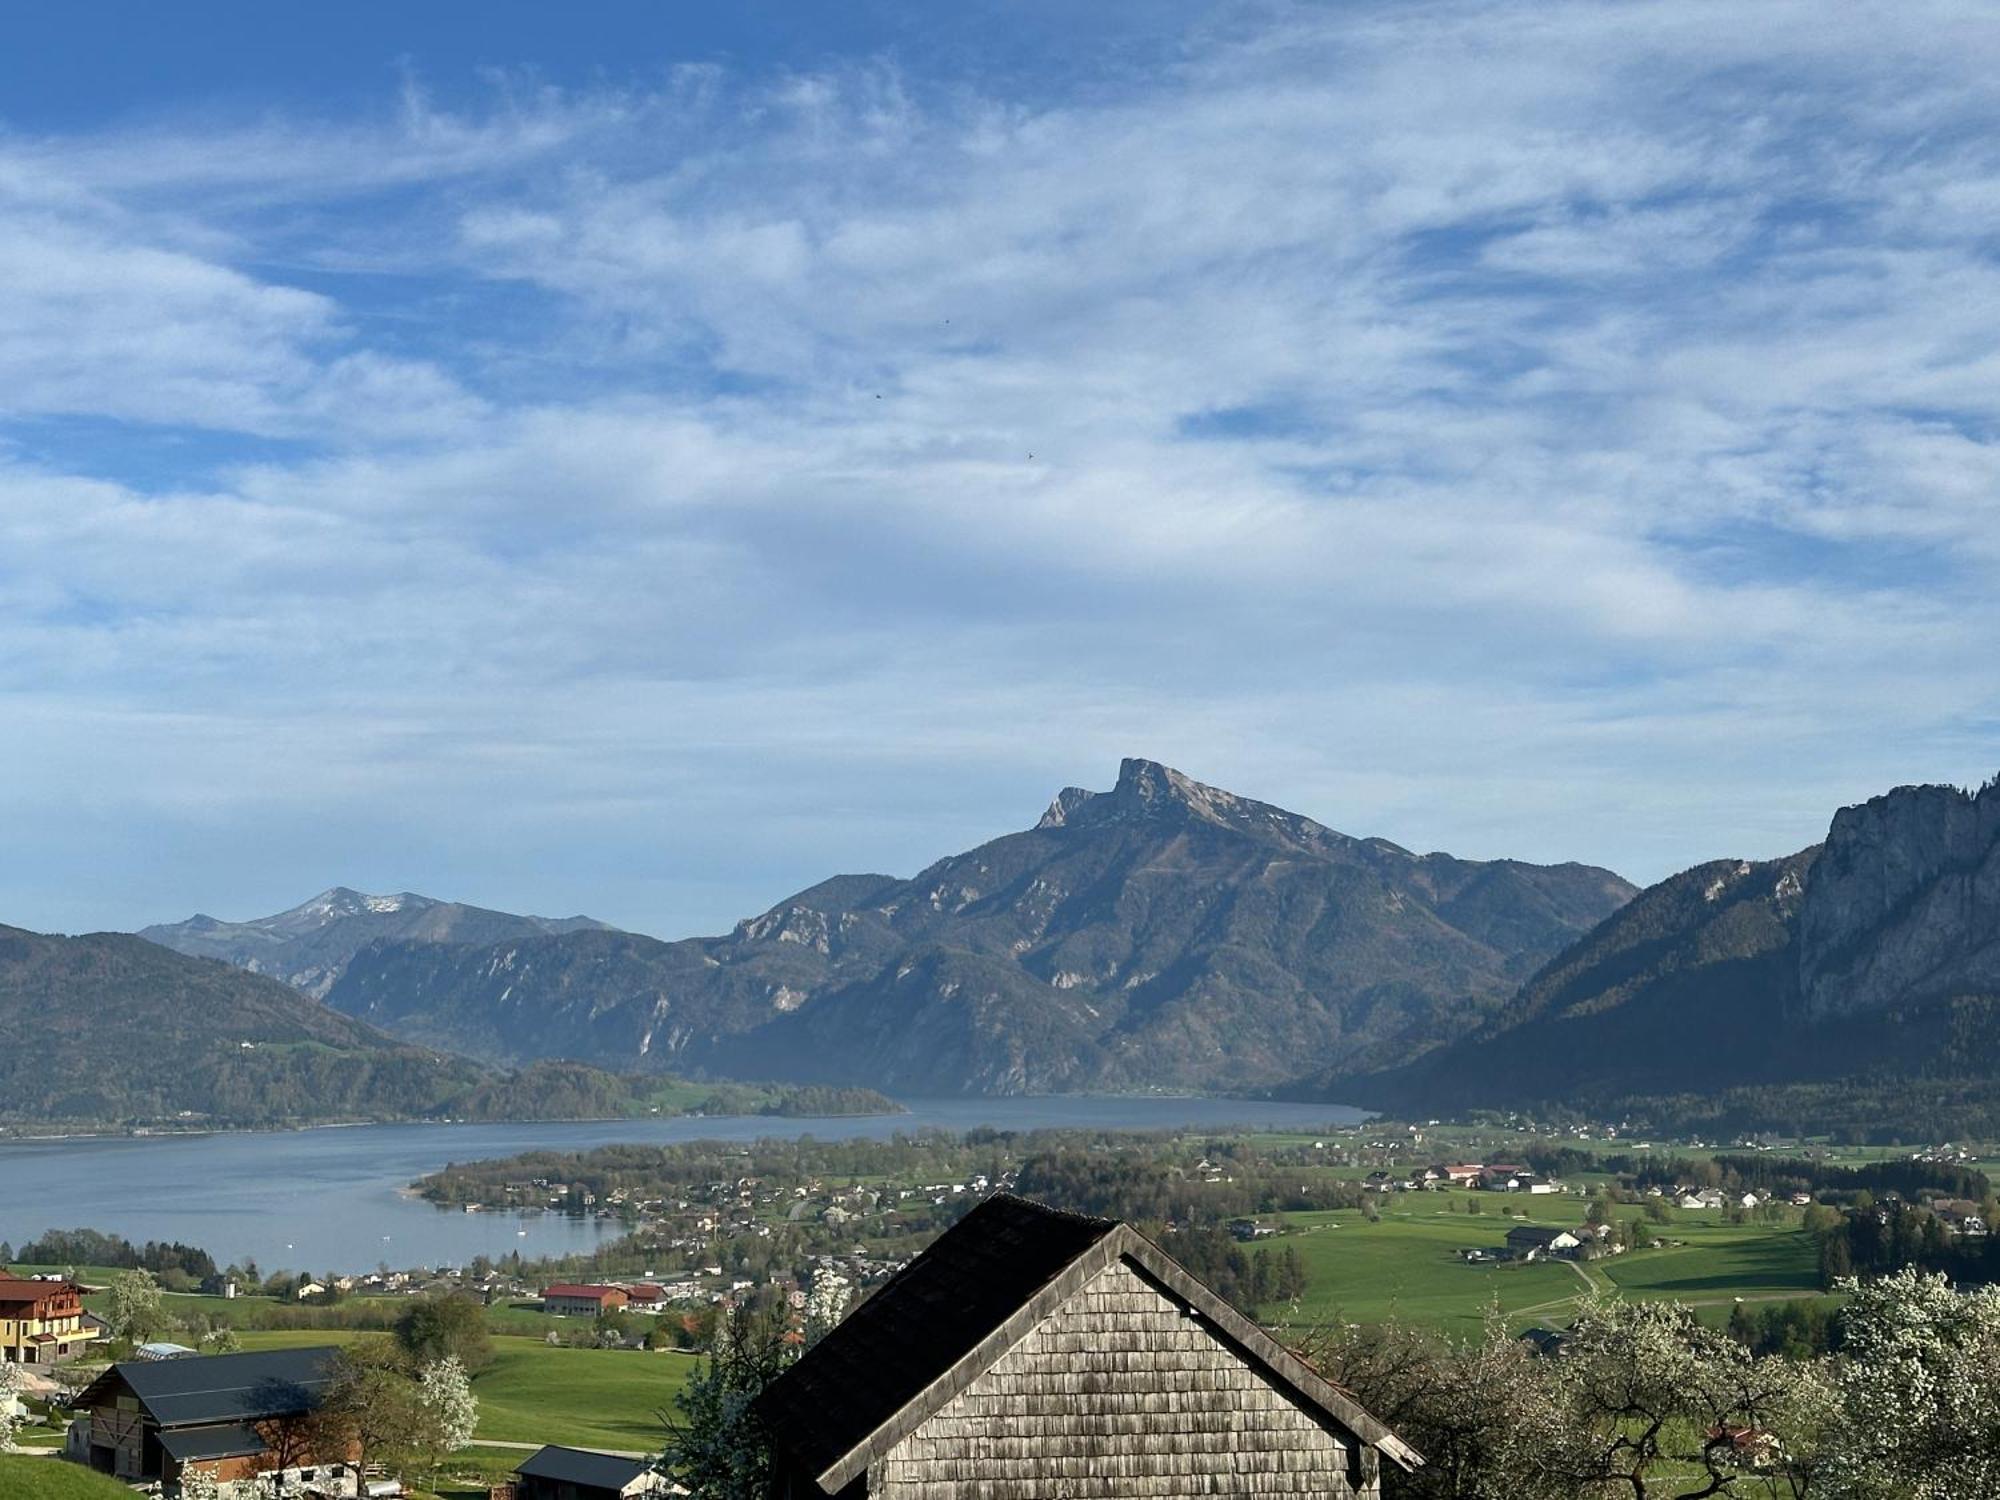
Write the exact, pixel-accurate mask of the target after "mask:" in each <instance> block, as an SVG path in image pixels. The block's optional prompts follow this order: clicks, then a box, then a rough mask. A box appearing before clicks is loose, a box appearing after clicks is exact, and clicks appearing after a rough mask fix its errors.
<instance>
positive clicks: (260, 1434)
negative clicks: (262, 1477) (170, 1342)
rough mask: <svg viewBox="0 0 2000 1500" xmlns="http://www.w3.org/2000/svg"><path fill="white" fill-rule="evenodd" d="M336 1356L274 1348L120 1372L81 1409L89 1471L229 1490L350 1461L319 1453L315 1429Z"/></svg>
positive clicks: (100, 1384) (88, 1395)
mask: <svg viewBox="0 0 2000 1500" xmlns="http://www.w3.org/2000/svg"><path fill="white" fill-rule="evenodd" d="M338 1353H339V1351H338V1350H337V1349H332V1348H326V1347H319V1348H310V1349H269V1350H262V1351H259V1352H257V1353H254V1354H215V1355H208V1356H197V1357H195V1358H192V1359H188V1358H182V1359H156V1360H127V1361H125V1362H124V1363H122V1364H115V1365H113V1366H112V1367H111V1368H110V1369H108V1370H106V1371H105V1372H104V1373H103V1374H102V1375H100V1376H98V1377H97V1379H96V1380H94V1381H92V1382H91V1383H90V1386H89V1387H88V1389H86V1390H85V1391H84V1392H83V1394H82V1395H81V1396H79V1397H78V1398H77V1402H76V1406H77V1409H78V1410H79V1411H81V1412H84V1413H86V1414H87V1415H86V1416H85V1417H84V1419H83V1420H84V1421H85V1422H87V1423H88V1424H89V1429H88V1432H87V1434H86V1437H87V1452H88V1454H89V1458H90V1466H91V1467H92V1468H93V1469H99V1470H102V1471H103V1472H104V1473H106V1474H114V1475H116V1476H117V1477H118V1478H120V1479H124V1480H128V1481H135V1482H143V1481H150V1480H162V1481H164V1482H165V1483H166V1484H167V1485H168V1486H173V1485H177V1484H179V1483H181V1481H182V1479H183V1478H184V1477H185V1476H186V1475H188V1474H189V1473H191V1472H194V1471H203V1472H206V1473H207V1474H209V1475H211V1476H212V1477H213V1478H215V1479H216V1480H217V1481H218V1482H220V1483H224V1484H227V1483H230V1482H231V1481H234V1480H238V1479H246V1478H249V1477H250V1476H252V1475H256V1474H281V1473H285V1472H287V1471H298V1472H301V1473H302V1472H303V1471H305V1470H308V1469H311V1468H315V1467H317V1466H318V1464H319V1463H320V1462H322V1461H324V1460H327V1459H329V1458H330V1459H333V1460H339V1459H344V1458H347V1457H349V1456H350V1455H349V1454H346V1453H339V1454H332V1455H327V1454H322V1453H320V1452H319V1451H318V1442H319V1439H318V1436H317V1435H316V1434H315V1433H314V1432H313V1431H312V1427H313V1424H312V1421H311V1418H312V1415H313V1412H314V1411H315V1410H316V1409H317V1407H318V1405H319V1401H320V1397H321V1395H322V1394H323V1393H324V1392H325V1390H326V1387H327V1385H328V1383H329V1382H330V1381H331V1379H332V1373H333V1360H334V1356H335V1355H336V1354H338Z"/></svg>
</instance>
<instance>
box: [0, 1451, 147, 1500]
mask: <svg viewBox="0 0 2000 1500" xmlns="http://www.w3.org/2000/svg"><path fill="white" fill-rule="evenodd" d="M0 1495H4V1496H5V1497H6V1500H132V1491H131V1490H129V1489H127V1488H126V1487H125V1486H124V1485H122V1484H120V1483H119V1482H118V1481H117V1480H115V1479H112V1478H109V1477H108V1476H106V1475H103V1474H99V1473H96V1472H95V1471H93V1470H90V1469H86V1468H83V1467H82V1466H80V1465H78V1464H70V1463H64V1462H63V1461H62V1460H61V1459H59V1458H19V1457H13V1456H9V1455H6V1454H0Z"/></svg>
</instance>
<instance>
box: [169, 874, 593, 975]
mask: <svg viewBox="0 0 2000 1500" xmlns="http://www.w3.org/2000/svg"><path fill="white" fill-rule="evenodd" d="M604 926H605V924H604V923H602V922H598V921H594V920H593V919H591V918H589V917H518V916H515V915H513V914H512V913H510V912H504V911H488V910H486V909H485V908H484V907H479V906H465V905H461V904H460V903H459V902H456V901H437V900H433V899H432V898H431V897H429V896H418V895H415V894H413V893H411V892H409V891H402V892H399V893H398V894H396V895H393V896H370V895H365V894H364V893H362V892H360V891H353V890H349V889H348V888H347V887H346V886H335V887H334V888H333V889H332V890H330V891H322V892H321V893H320V894H319V895H317V896H315V897H313V898H312V900H310V901H307V902H304V903H302V904H301V905H298V906H294V907H293V908H292V909H291V910H290V911H281V912H279V913H278V914H277V915H276V916H271V917H256V918H253V919H252V920H250V921H248V922H223V921H219V920H218V919H216V918H214V917H209V916H193V917H189V918H188V919H187V920H186V921H185V922H172V923H166V924H163V925H160V926H155V927H148V928H145V929H144V930H143V931H141V932H140V934H139V936H140V937H142V938H145V939H146V940H147V941H149V942H154V943H159V944H160V945H162V946H163V947H167V948H172V949H173V950H174V951H175V952H176V953H186V954H189V955H191V956H193V957H196V958H219V959H221V960H222V961H223V962H224V963H229V964H234V965H236V966H237V967H238V968H239V969H248V970H250V971H251V972H252V973H253V974H268V975H270V976H271V977H272V978H273V979H280V980H283V981H284V982H285V983H286V984H289V985H291V986H292V987H293V988H294V989H301V990H304V991H305V992H306V993H307V994H309V995H314V996H324V995H325V994H326V992H327V991H328V990H329V989H331V988H332V987H333V983H334V981H335V980H336V979H338V978H339V977H340V972H341V970H342V969H344V968H346V967H347V961H348V960H349V959H350V958H352V957H353V956H354V953H355V951H356V950H357V949H359V948H362V947H365V946H366V945H367V944H369V943H372V942H377V941H390V942H417V943H468V944H475V945H477V944H486V943H499V942H506V941H508V940H510V939H513V938H522V937H536V936H541V935H544V934H548V933H564V932H579V931H584V930H590V929H602V928H603V927H604Z"/></svg>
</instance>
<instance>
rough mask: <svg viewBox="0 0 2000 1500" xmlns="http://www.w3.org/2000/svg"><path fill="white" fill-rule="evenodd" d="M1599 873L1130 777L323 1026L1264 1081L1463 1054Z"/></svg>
mask: <svg viewBox="0 0 2000 1500" xmlns="http://www.w3.org/2000/svg"><path fill="white" fill-rule="evenodd" d="M1631 893H1632V887H1631V886H1629V885H1628V884H1627V883H1626V882H1624V881H1622V880H1620V879H1619V878H1618V877H1617V876H1616V875H1613V874H1611V873H1610V872H1608V871H1605V870H1599V869H1593V868H1590V867H1587V866H1581V865H1561V866H1536V865H1528V864H1521V863H1517V862H1514V861H1504V860H1503V861H1495V862H1490V863H1479V862H1474V861H1467V860H1459V859H1454V858H1452V857H1451V856H1449V855H1444V854H1427V855H1417V854H1412V853H1411V852H1409V851H1408V850H1405V849H1402V848H1399V847H1397V846H1396V845H1394V844H1391V843H1389V842H1387V841H1386V840H1382V839H1359V838H1352V837H1349V836H1347V835H1345V834H1341V833H1336V832H1334V831H1333V830H1331V829H1328V828H1325V827H1323V826H1322V825H1320V824H1318V823H1316V822H1314V821H1312V820H1311V819H1309V818H1304V817H1301V816H1299V815H1298V814H1295V813H1290V812H1286V811H1284V810H1283V809H1281V808H1277V807H1273V806H1270V805H1268V804H1266V803H1262V802H1255V801H1252V800H1250V799H1247V798H1242V797H1237V796H1234V795H1232V794H1230V793H1228V792H1224V791H1220V790H1218V789H1216V788H1213V787H1208V786H1204V785H1202V784H1201V783H1199V782H1196V781H1193V780H1191V779H1189V778H1187V777H1185V776H1183V775H1181V774H1180V773H1179V772H1177V771H1173V770H1170V769H1168V768H1167V767H1164V766H1161V765H1158V764H1155V763H1153V762H1150V761H1142V760H1128V761H1126V762H1125V763H1124V764H1123V766H1122V767H1121V769H1120V774H1119V778H1118V782H1117V785H1116V786H1115V787H1114V788H1113V789H1112V790H1111V791H1109V792H1104V793H1093V792H1089V791H1085V790H1082V789H1079V788H1070V789H1067V790H1065V791H1063V792H1062V793H1060V794H1059V795H1058V796H1057V797H1056V798H1055V800H1054V802H1053V803H1052V804H1051V805H1050V807H1049V809H1048V811H1047V812H1046V813H1045V814H1044V815H1043V817H1042V819H1041V820H1040V822H1039V823H1038V824H1037V825H1036V826H1035V827H1034V828H1031V829H1028V830H1026V831H1024V832H1020V833H1015V834H1009V835H1006V836H1005V837H1002V838H998V839H995V840H993V841H991V842H990V843H986V844H983V845H981V846H980V847H978V848H976V849H973V850H971V851H969V852H968V853H965V854H960V855H954V856H952V857H950V858H947V859H943V860H940V861H938V862H937V863H936V864H934V865H932V866H930V867H929V868H928V869H926V870H924V871H923V872H922V873H921V874H919V875H917V876H916V877H915V878H913V879H910V880H899V879H896V878H894V877H890V876H884V875H850V876H840V877H836V878H835V879H832V880H829V881H826V882H823V883H822V884H819V885H816V886H813V887H811V888H810V889H808V890H805V891H802V892H800V893H799V894H798V895H796V896H793V897H792V898H790V899H789V900H786V901H783V902H780V903H778V904H777V905H776V906H774V907H772V908H771V909H770V910H769V911H767V912H765V913H763V914H762V915H760V916H758V917H755V918H751V919H749V920H747V921H744V922H742V923H739V924H738V926H737V927H736V929H735V930H734V931H733V932H731V933H730V934H728V935H727V936H725V937H718V938H709V939H690V940H686V941H683V942H677V943H662V942H658V941H655V940H653V939H650V938H643V937H638V936H636V935H634V934H629V933H616V932H576V933H568V934H556V935H536V936H531V937H525V938H522V939H519V940H509V941H504V942H499V943H495V944H491V945H488V946H486V947H484V948H480V949H472V948H466V947H444V946H440V945H437V944H421V943H410V942H401V941H378V942H374V943H371V944H369V945H368V946H367V947H365V948H363V949H361V950H359V951H358V952H356V953H355V955H354V956H353V958H352V959H351V960H350V962H349V964H348V966H347V969H346V971H345V972H344V973H343V974H342V975H341V977H340V978H339V979H338V980H337V981H336V983H335V984H334V985H333V987H332V988H331V989H330V990H329V991H328V992H327V1001H328V1003H329V1004H330V1005H332V1006H334V1007H336V1008H338V1009H340V1010H342V1011H345V1012H347V1013H349V1014H352V1015H355V1016H359V1017H362V1018H364V1019H366V1020H368V1021H370V1022H371V1023H373V1024H376V1025H379V1026H381V1027H382V1028H384V1029H385V1030H388V1031H391V1032H394V1033H396V1034H398V1035H401V1036H404V1037H408V1038H412V1039H418V1040H422V1041H424V1042H426V1043H428V1044H430V1045H434V1046H440V1047H446V1046H448V1047H451V1048H453V1049H455V1050H460V1051H464V1052H467V1053H469V1054H471V1055H474V1056H478V1057H482V1058H485V1059H488V1060H491V1061H495V1062H505V1063H518V1062H520V1061H524V1060H526V1059H529V1058H534V1057H545V1056H552V1055H562V1056H568V1057H575V1058H580V1059H583V1060H585V1061H588V1062H592V1063H595V1064H597V1065H599V1066H603V1067H610V1068H619V1069H624V1068H632V1067H644V1068H655V1069H667V1068H672V1069H674V1070H676V1071H698V1072H705V1073H710V1074H722V1075H731V1076H747V1077H780V1078H795V1079H804V1080H811V1081H817V1082H829V1083H862V1084H868V1085H871V1086H874V1087H878V1088H885V1089H889V1090H891V1091H895V1092H905V1093H959V1092H1043V1091H1064V1090H1083V1089H1125V1088H1137V1087H1163V1088H1186V1089H1216V1088H1237V1087H1257V1086H1263V1085H1269V1084H1272V1083H1276V1082H1279V1081H1282V1080H1284V1079H1287V1078H1290V1077H1293V1076H1295V1075H1296V1073H1297V1071H1298V1064H1297V1060H1298V1059H1299V1058H1301V1057H1320V1058H1326V1059H1329V1060H1331V1061H1334V1062H1337V1063H1349V1064H1367V1063H1379V1062H1381V1061H1384V1060H1387V1059H1391V1058H1399V1057H1406V1056H1409V1055H1412V1054H1414V1053H1416V1052H1419V1051H1421V1050H1423V1049H1425V1048H1428V1047H1430V1046H1432V1045H1434V1044H1436V1043H1437V1042H1439V1041H1442V1040H1447V1039H1449V1038H1451V1037H1453V1036H1456V1035H1460V1034H1462V1033H1463V1032H1464V1031H1466V1030H1468V1029H1469V1028H1471V1027H1472V1026H1474V1025H1476V1024H1478V1022H1479V1021H1480V1020H1481V1019H1483V1018H1484V1016H1485V1015H1487V1014H1488V1013H1490V1011H1491V1009H1492V1008H1493V1007H1495V1006H1497V1005H1498V1004H1500V1003H1502V1002H1503V1001H1504V1000H1505V999H1506V997H1507V996H1509V995H1510V994H1511V993H1512V992H1513V991H1514V990H1515V988H1516V987H1517V986H1518V984H1519V983H1520V981H1521V980H1522V979H1523V978H1525V977H1526V976H1527V975H1529V974H1531V973H1532V972H1533V971H1534V970H1535V969H1536V968H1537V966H1539V965H1540V964H1541V963H1543V962H1544V961H1546V960H1547V959H1548V958H1550V957H1551V956H1553V955H1554V954H1555V953H1557V952H1558V951H1560V950H1561V949H1562V948H1563V947H1564V946H1565V945H1566V944H1567V943H1569V942H1570V941H1571V940H1573V939H1574V938H1575V937H1576V936H1577V935H1579V934H1580V933H1582V932H1584V931H1586V930H1588V929H1589V928H1590V927H1591V926H1592V925H1594V924H1595V923H1596V922H1597V921H1598V920H1599V919H1601V918H1602V917H1604V916H1605V915H1607V914H1608V913H1610V912H1611V911H1613V910H1615V909H1616V908H1617V907H1619V906H1620V905H1622V904H1623V903H1624V901H1625V900H1626V899H1627V898H1628V897H1629V896H1630V895H1631Z"/></svg>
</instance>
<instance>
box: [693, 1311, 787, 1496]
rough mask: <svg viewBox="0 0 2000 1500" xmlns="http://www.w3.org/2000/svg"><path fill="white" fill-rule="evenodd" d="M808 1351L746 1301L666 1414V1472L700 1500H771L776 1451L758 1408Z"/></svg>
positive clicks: (774, 1318) (773, 1317)
mask: <svg viewBox="0 0 2000 1500" xmlns="http://www.w3.org/2000/svg"><path fill="white" fill-rule="evenodd" d="M801 1347H802V1344H801V1342H800V1341H799V1335H797V1334H794V1333H792V1331H791V1330H790V1329H789V1328H788V1327H787V1326H786V1320H785V1319H784V1318H783V1317H782V1316H780V1315H778V1314H777V1313H776V1312H775V1311H774V1310H765V1309H758V1308H754V1307H752V1306H751V1305H750V1304H749V1303H747V1302H746V1303H742V1304H739V1305H738V1306H736V1307H735V1308H733V1309H731V1310H730V1313H729V1315H728V1318H727V1320H726V1321H725V1322H724V1323H722V1324H721V1325H720V1326H719V1327H718V1328H717V1331H716V1339H715V1347H714V1348H713V1350H711V1352H710V1354H709V1357H708V1359H707V1361H706V1362H705V1363H704V1364H702V1365H700V1366H698V1367H697V1368H696V1370H695V1372H694V1374H693V1375H692V1376H690V1377H689V1379H688V1382H687V1384H686V1385H684V1386H682V1387H681V1389H680V1390H679V1391H678V1392H676V1393H675V1395H674V1404H673V1407H672V1408H671V1409H662V1410H661V1412H660V1420H661V1423H662V1424H663V1425H664V1426H665V1427H666V1429H667V1442H666V1450H665V1451H664V1452H663V1453H662V1454H661V1455H660V1460H659V1464H660V1468H661V1469H662V1471H663V1472H665V1473H666V1474H667V1475H668V1476H669V1477H670V1478H672V1479H673V1480H675V1481H676V1482H677V1483H679V1484H681V1485H684V1486H685V1487H686V1488H687V1490H688V1492H689V1493H690V1494H693V1495H695V1496H698V1497H699V1500H765V1497H766V1496H767V1495H768V1494H769V1493H770V1485H771V1451H770V1443H769V1439H768V1437H767V1435H766V1434H765V1432H764V1430H763V1425H762V1424H761V1423H760V1422H759V1421H758V1420H757V1417H756V1414H755V1413H754V1412H752V1411H751V1409H750V1405H751V1403H752V1402H753V1401H755V1400H756V1399H757V1397H758V1396H759V1395H761V1394H763V1391H764V1388H765V1387H766V1386H768V1385H770V1383H771V1382H772V1381H774V1380H776V1379H777V1378H778V1376H779V1375H780V1374H782V1373H783V1372H784V1371H785V1370H786V1369H787V1368H788V1367H789V1366H790V1365H791V1364H792V1363H793V1362H794V1361H795V1360H796V1359H797V1358H798V1351H799V1349H800V1348H801Z"/></svg>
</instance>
